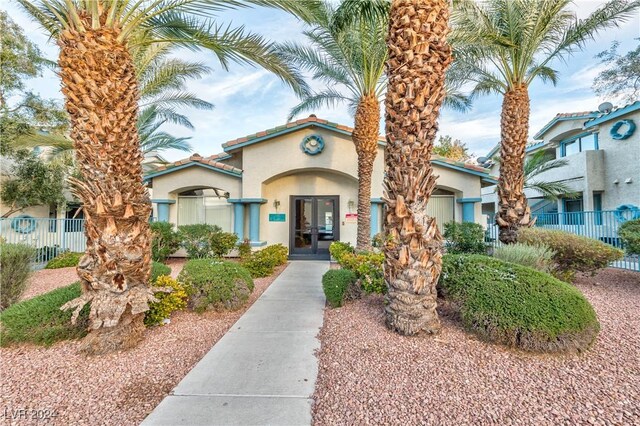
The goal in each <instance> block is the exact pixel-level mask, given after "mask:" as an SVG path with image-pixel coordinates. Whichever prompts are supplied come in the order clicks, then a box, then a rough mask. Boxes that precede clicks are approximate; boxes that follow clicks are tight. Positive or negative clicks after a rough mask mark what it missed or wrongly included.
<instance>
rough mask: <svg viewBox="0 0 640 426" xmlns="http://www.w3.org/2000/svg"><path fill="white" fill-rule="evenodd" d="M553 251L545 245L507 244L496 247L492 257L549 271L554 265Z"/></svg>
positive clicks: (541, 270)
mask: <svg viewBox="0 0 640 426" xmlns="http://www.w3.org/2000/svg"><path fill="white" fill-rule="evenodd" d="M553 256H554V253H553V251H552V250H551V249H550V248H549V247H546V246H528V245H526V244H522V243H516V244H508V245H503V246H501V247H496V248H495V250H494V251H493V257H495V258H496V259H500V260H504V261H505V262H511V263H517V264H518V265H522V266H526V267H528V268H533V269H536V270H538V271H540V272H545V273H551V272H552V271H553V269H554V267H555V263H554V262H553Z"/></svg>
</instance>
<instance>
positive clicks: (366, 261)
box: [340, 251, 387, 294]
mask: <svg viewBox="0 0 640 426" xmlns="http://www.w3.org/2000/svg"><path fill="white" fill-rule="evenodd" d="M341 259H342V262H340V266H342V267H343V268H345V269H349V270H351V271H353V272H355V274H356V276H357V277H358V280H359V281H360V285H361V286H362V290H364V292H365V293H378V294H385V293H386V292H387V284H386V283H385V280H384V273H383V270H382V264H383V263H384V253H374V252H368V251H362V252H358V253H348V252H347V253H344V254H343V255H342V258H341Z"/></svg>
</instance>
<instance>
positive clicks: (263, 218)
mask: <svg viewBox="0 0 640 426" xmlns="http://www.w3.org/2000/svg"><path fill="white" fill-rule="evenodd" d="M263 188H264V190H263V198H266V199H267V200H268V201H267V203H266V204H263V205H262V206H261V208H260V239H261V240H262V241H267V242H268V243H269V244H276V243H281V244H283V245H284V246H285V247H288V246H289V227H290V225H291V206H290V203H289V201H290V196H291V195H338V196H339V197H340V215H339V226H340V240H341V241H348V242H351V243H353V244H355V242H356V236H357V235H356V228H357V224H356V223H347V222H345V215H346V214H347V213H349V200H352V201H353V202H354V207H353V209H352V211H351V213H355V212H356V207H355V203H356V202H357V200H358V182H357V181H356V180H355V179H354V178H350V177H345V176H342V175H338V174H335V173H330V172H308V171H307V172H302V173H298V174H294V175H290V176H285V177H281V178H279V179H276V180H273V181H271V182H270V183H268V184H266V185H264V187H263ZM276 199H277V200H278V201H280V206H279V207H278V213H285V214H286V222H269V213H276V210H275V208H274V207H273V202H274V200H276ZM335 223H336V224H338V221H336V222H335Z"/></svg>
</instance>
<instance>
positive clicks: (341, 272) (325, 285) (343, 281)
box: [322, 269, 357, 308]
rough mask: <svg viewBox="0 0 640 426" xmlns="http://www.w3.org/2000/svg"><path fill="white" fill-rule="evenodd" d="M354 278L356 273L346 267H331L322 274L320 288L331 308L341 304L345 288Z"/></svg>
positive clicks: (352, 283) (353, 281)
mask: <svg viewBox="0 0 640 426" xmlns="http://www.w3.org/2000/svg"><path fill="white" fill-rule="evenodd" d="M356 280H357V277H356V274H355V273H354V272H353V271H350V270H348V269H331V270H329V271H327V272H326V273H325V274H324V275H323V276H322V289H323V290H324V295H325V297H326V298H327V302H329V305H331V307H332V308H338V307H340V306H342V304H343V303H344V298H345V293H346V292H347V289H348V288H349V286H352V285H354V284H355V282H356Z"/></svg>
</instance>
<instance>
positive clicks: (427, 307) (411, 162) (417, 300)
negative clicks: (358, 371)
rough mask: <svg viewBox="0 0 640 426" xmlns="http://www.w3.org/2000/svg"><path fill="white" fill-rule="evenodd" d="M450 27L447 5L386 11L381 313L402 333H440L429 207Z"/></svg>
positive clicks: (424, 3)
mask: <svg viewBox="0 0 640 426" xmlns="http://www.w3.org/2000/svg"><path fill="white" fill-rule="evenodd" d="M448 21H449V8H448V2H447V1H446V0H395V1H393V3H392V6H391V12H390V22H389V37H388V41H387V43H388V47H389V59H388V62H387V75H388V77H389V84H388V89H387V98H386V102H385V104H386V133H387V149H386V167H385V170H386V176H385V181H384V183H385V196H384V201H385V203H386V206H387V211H388V213H387V216H386V220H385V229H386V233H387V236H386V237H387V241H386V243H385V246H384V254H385V264H384V275H385V280H386V282H387V286H388V289H389V292H388V293H387V296H386V298H387V304H386V307H385V310H386V322H387V326H388V327H389V328H390V329H392V330H395V331H396V332H398V333H400V334H406V335H411V334H416V333H418V332H421V331H424V332H428V333H435V332H437V331H438V330H439V329H440V321H439V319H438V314H437V312H436V297H437V294H436V283H437V282H438V277H439V276H440V271H441V269H442V253H441V243H442V237H441V235H440V232H439V231H438V227H437V225H436V220H435V218H432V217H429V216H428V215H427V213H426V207H427V203H428V201H429V198H430V196H431V192H432V191H433V189H434V187H435V186H436V176H434V175H433V168H432V166H431V151H432V149H433V142H434V139H435V136H436V132H437V119H438V113H439V111H440V106H441V104H442V101H443V99H444V94H445V93H444V77H445V71H446V68H447V67H448V66H449V63H450V62H451V48H450V47H449V45H447V43H446V35H447V34H448V32H449V25H448Z"/></svg>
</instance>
